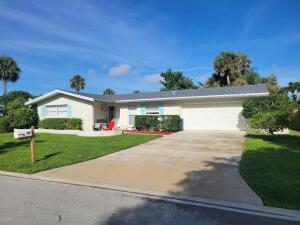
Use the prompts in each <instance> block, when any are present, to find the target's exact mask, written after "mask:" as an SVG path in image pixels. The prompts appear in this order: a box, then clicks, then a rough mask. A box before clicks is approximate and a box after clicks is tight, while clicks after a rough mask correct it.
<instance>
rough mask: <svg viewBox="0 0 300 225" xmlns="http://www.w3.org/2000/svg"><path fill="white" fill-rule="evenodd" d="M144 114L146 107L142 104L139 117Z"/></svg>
mask: <svg viewBox="0 0 300 225" xmlns="http://www.w3.org/2000/svg"><path fill="white" fill-rule="evenodd" d="M145 114H146V106H145V104H144V103H142V104H141V115H145Z"/></svg>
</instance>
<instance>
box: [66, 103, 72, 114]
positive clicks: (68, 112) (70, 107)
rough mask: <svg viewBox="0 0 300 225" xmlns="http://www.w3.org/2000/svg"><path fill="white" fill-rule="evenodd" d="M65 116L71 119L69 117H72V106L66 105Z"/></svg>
mask: <svg viewBox="0 0 300 225" xmlns="http://www.w3.org/2000/svg"><path fill="white" fill-rule="evenodd" d="M67 116H68V117H71V116H72V106H71V105H68V108H67Z"/></svg>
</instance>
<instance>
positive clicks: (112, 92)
mask: <svg viewBox="0 0 300 225" xmlns="http://www.w3.org/2000/svg"><path fill="white" fill-rule="evenodd" d="M114 94H115V92H114V90H113V89H111V88H106V89H105V90H104V91H103V95H114Z"/></svg>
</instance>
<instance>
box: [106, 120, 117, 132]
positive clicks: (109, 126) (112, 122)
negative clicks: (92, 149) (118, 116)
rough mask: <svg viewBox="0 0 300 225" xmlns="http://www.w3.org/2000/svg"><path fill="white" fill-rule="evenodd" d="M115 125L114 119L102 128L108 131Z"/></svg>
mask: <svg viewBox="0 0 300 225" xmlns="http://www.w3.org/2000/svg"><path fill="white" fill-rule="evenodd" d="M115 125H116V122H115V121H114V120H112V121H110V123H109V124H108V128H104V129H103V130H106V131H109V130H112V129H113V128H114V126H115Z"/></svg>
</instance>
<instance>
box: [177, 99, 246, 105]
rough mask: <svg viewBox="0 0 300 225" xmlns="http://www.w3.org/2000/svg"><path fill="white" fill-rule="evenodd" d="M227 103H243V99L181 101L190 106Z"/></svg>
mask: <svg viewBox="0 0 300 225" xmlns="http://www.w3.org/2000/svg"><path fill="white" fill-rule="evenodd" d="M223 103H224V104H227V103H243V101H238V100H236V101H230V100H229V101H213V102H212V101H209V102H183V103H181V105H182V106H186V105H188V106H190V105H206V104H223Z"/></svg>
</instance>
